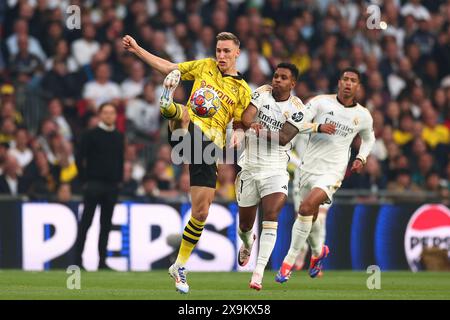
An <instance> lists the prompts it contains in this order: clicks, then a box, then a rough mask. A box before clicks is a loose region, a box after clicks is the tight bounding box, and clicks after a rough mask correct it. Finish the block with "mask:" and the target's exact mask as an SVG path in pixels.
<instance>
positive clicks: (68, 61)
mask: <svg viewBox="0 0 450 320" xmlns="http://www.w3.org/2000/svg"><path fill="white" fill-rule="evenodd" d="M55 61H59V62H61V63H63V64H64V65H65V67H66V68H65V69H66V70H67V71H68V72H69V73H70V72H75V71H77V70H78V68H79V66H78V63H77V62H76V61H75V59H74V57H73V56H71V55H70V49H69V45H68V43H67V41H66V40H65V39H60V40H58V42H57V43H56V46H55V52H54V54H53V55H52V56H50V58H48V59H47V61H46V63H45V69H46V70H47V71H49V70H52V69H53V65H54V64H55Z"/></svg>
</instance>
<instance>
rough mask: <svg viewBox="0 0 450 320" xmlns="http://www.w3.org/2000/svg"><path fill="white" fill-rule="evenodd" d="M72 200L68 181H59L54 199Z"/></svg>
mask: <svg viewBox="0 0 450 320" xmlns="http://www.w3.org/2000/svg"><path fill="white" fill-rule="evenodd" d="M70 200H72V188H71V186H70V184H69V183H61V184H60V185H59V187H58V191H57V192H56V201H58V202H62V203H67V202H69V201H70Z"/></svg>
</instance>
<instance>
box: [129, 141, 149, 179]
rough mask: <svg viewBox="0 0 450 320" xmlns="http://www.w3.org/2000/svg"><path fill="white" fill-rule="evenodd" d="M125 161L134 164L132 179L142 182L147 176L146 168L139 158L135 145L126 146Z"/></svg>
mask: <svg viewBox="0 0 450 320" xmlns="http://www.w3.org/2000/svg"><path fill="white" fill-rule="evenodd" d="M125 161H129V162H130V163H132V164H133V171H132V174H131V176H132V178H133V179H134V180H136V181H141V180H142V178H143V177H144V175H145V167H144V165H143V164H142V163H141V161H140V160H139V157H138V149H137V146H136V145H135V144H127V145H126V146H125Z"/></svg>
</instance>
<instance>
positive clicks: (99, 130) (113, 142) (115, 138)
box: [76, 103, 124, 269]
mask: <svg viewBox="0 0 450 320" xmlns="http://www.w3.org/2000/svg"><path fill="white" fill-rule="evenodd" d="M98 112H99V117H100V122H99V125H98V126H97V127H95V128H93V129H90V130H88V131H87V132H85V133H84V134H83V136H82V138H81V143H80V148H79V150H78V156H77V167H78V172H79V174H80V178H81V180H82V183H83V196H84V201H83V202H84V210H83V216H82V217H81V221H80V224H79V228H78V236H77V243H76V255H77V256H76V259H77V260H76V264H77V265H78V266H80V267H82V253H83V249H84V244H85V241H86V234H87V232H88V230H89V227H90V225H91V223H92V219H93V217H94V212H95V208H96V207H97V204H99V205H100V207H101V215H100V237H99V241H98V252H99V257H100V260H99V265H98V268H99V269H109V268H108V266H107V265H106V251H107V250H106V247H107V244H108V235H109V231H110V230H111V225H112V222H111V218H112V214H113V210H114V206H115V204H116V202H117V196H118V194H119V185H120V183H121V182H122V180H123V163H124V136H123V135H122V133H120V132H119V131H117V129H116V127H115V123H116V118H117V111H116V107H115V106H114V105H113V104H111V103H104V104H102V105H101V106H100V107H99V109H98Z"/></svg>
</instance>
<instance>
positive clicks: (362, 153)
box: [356, 115, 375, 163]
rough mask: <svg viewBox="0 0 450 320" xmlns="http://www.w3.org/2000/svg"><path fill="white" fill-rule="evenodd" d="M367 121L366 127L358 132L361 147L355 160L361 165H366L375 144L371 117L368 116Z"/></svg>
mask: <svg viewBox="0 0 450 320" xmlns="http://www.w3.org/2000/svg"><path fill="white" fill-rule="evenodd" d="M367 120H368V121H367V125H366V126H365V127H364V128H363V129H361V130H360V131H359V135H360V136H361V146H360V147H359V152H358V155H357V156H356V158H358V159H360V160H362V162H363V163H366V159H367V157H368V156H369V154H370V151H372V148H373V145H374V144H375V134H374V132H373V119H372V116H370V115H369V117H368V119H367Z"/></svg>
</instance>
